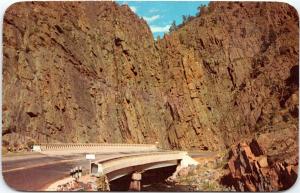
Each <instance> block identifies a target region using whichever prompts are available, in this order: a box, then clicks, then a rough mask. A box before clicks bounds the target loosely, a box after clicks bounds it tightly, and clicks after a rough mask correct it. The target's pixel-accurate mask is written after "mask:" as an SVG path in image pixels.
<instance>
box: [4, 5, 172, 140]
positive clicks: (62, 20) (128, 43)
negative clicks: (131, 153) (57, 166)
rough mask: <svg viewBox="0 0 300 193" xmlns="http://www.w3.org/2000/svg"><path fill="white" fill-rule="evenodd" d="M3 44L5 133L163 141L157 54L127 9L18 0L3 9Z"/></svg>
mask: <svg viewBox="0 0 300 193" xmlns="http://www.w3.org/2000/svg"><path fill="white" fill-rule="evenodd" d="M4 48H5V49H4V69H3V76H4V82H3V85H4V89H3V91H4V92H3V93H4V94H3V102H4V106H3V121H4V127H3V133H4V138H7V139H8V140H9V139H10V137H9V136H12V137H13V138H14V137H16V138H20V137H18V136H15V135H17V134H19V135H21V136H28V137H31V138H33V139H34V140H36V141H37V142H55V141H57V142H120V143H121V142H128V143H131V142H135V143H154V142H155V141H166V140H164V139H163V136H164V135H163V133H161V132H160V131H161V130H160V129H161V128H164V124H163V122H162V121H161V120H160V119H161V115H160V114H161V110H160V109H162V108H163V107H162V106H161V104H160V99H162V93H161V92H160V89H159V79H160V78H159V77H160V76H161V75H160V72H161V70H159V69H160V68H161V67H160V65H159V64H160V63H159V55H158V53H157V52H156V49H155V46H154V40H153V37H152V33H151V31H150V29H149V27H148V26H147V24H146V22H145V21H143V20H141V19H139V18H138V17H137V16H136V15H135V14H134V13H133V12H131V10H130V9H129V7H127V6H118V5H117V4H115V3H112V2H101V3H92V2H91V3H75V2H73V3H71V2H64V3H63V2H56V3H42V2H38V3H18V4H15V5H13V6H11V7H10V8H9V9H8V10H7V12H6V14H5V20H4ZM158 99H159V100H158ZM158 131H159V132H158Z"/></svg>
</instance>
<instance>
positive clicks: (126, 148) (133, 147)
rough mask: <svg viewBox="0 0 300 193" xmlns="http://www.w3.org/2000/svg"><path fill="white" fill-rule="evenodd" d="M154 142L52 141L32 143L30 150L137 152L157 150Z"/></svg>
mask: <svg viewBox="0 0 300 193" xmlns="http://www.w3.org/2000/svg"><path fill="white" fill-rule="evenodd" d="M157 150H158V148H157V145H156V144H123V143H89V144H87V143H63V144H61V143H53V144H36V145H33V148H32V151H35V152H46V151H68V152H76V153H78V152H80V153H87V152H88V153H92V152H138V151H157Z"/></svg>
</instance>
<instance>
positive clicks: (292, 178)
mask: <svg viewBox="0 0 300 193" xmlns="http://www.w3.org/2000/svg"><path fill="white" fill-rule="evenodd" d="M265 153H266V152H265V150H264V149H263V147H262V146H260V144H259V143H258V142H257V141H256V140H252V141H251V142H250V143H245V142H243V143H239V144H238V145H236V146H234V147H232V149H231V151H230V154H229V156H230V157H229V162H228V168H229V174H227V175H225V176H224V177H223V178H222V180H221V182H222V183H223V184H224V185H227V186H229V187H234V189H235V190H237V191H252V192H254V191H255V192H256V191H259V192H265V191H268V192H269V191H279V190H286V189H288V188H290V187H291V186H292V185H293V184H294V183H295V182H296V179H297V175H298V174H297V173H298V157H297V159H290V158H287V159H289V162H287V161H274V160H271V159H270V158H271V157H272V156H267V155H266V154H265ZM282 156H284V155H282Z"/></svg>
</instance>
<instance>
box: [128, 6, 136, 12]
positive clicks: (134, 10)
mask: <svg viewBox="0 0 300 193" xmlns="http://www.w3.org/2000/svg"><path fill="white" fill-rule="evenodd" d="M129 8H130V9H131V10H132V11H133V12H134V13H136V10H137V8H136V7H134V6H129Z"/></svg>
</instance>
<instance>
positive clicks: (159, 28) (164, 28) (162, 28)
mask: <svg viewBox="0 0 300 193" xmlns="http://www.w3.org/2000/svg"><path fill="white" fill-rule="evenodd" d="M170 27H171V25H166V26H156V25H151V26H150V29H151V31H152V33H155V32H168V31H169V29H170Z"/></svg>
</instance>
